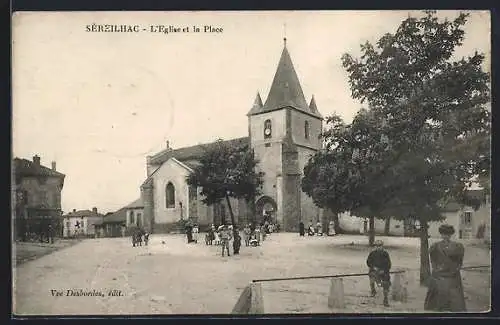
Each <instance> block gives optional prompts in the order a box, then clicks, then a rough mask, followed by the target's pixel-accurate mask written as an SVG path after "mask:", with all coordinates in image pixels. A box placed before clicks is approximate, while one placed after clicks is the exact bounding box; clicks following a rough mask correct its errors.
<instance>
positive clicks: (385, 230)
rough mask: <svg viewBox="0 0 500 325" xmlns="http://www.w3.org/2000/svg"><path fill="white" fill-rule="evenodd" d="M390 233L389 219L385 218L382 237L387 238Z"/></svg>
mask: <svg viewBox="0 0 500 325" xmlns="http://www.w3.org/2000/svg"><path fill="white" fill-rule="evenodd" d="M390 232H391V217H387V218H386V219H385V227H384V235H385V236H389V233H390Z"/></svg>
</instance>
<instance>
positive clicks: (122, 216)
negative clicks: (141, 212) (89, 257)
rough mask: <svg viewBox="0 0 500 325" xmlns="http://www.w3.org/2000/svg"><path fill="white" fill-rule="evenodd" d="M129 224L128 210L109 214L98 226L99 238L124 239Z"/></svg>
mask: <svg viewBox="0 0 500 325" xmlns="http://www.w3.org/2000/svg"><path fill="white" fill-rule="evenodd" d="M126 223H127V210H126V209H125V208H121V209H120V210H118V211H116V212H113V213H108V214H106V215H105V216H104V218H103V219H102V222H101V224H98V225H96V229H97V233H98V237H123V236H125V230H126Z"/></svg>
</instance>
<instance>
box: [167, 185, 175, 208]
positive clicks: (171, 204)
mask: <svg viewBox="0 0 500 325" xmlns="http://www.w3.org/2000/svg"><path fill="white" fill-rule="evenodd" d="M165 194H166V195H165V196H166V206H167V208H175V187H174V184H172V183H171V182H168V184H167V188H166V189H165Z"/></svg>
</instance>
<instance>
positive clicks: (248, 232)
mask: <svg viewBox="0 0 500 325" xmlns="http://www.w3.org/2000/svg"><path fill="white" fill-rule="evenodd" d="M251 233H252V231H251V230H250V225H246V226H245V228H244V229H243V238H244V240H245V246H247V247H248V246H250V235H251Z"/></svg>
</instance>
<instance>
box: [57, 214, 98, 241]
mask: <svg viewBox="0 0 500 325" xmlns="http://www.w3.org/2000/svg"><path fill="white" fill-rule="evenodd" d="M103 217H104V216H103V215H102V214H101V213H99V212H98V211H97V208H92V211H91V210H78V211H77V210H76V209H73V211H72V212H70V213H68V214H66V215H64V216H63V227H64V230H63V236H64V237H80V236H82V237H95V236H96V225H100V224H101V223H102V219H103Z"/></svg>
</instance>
